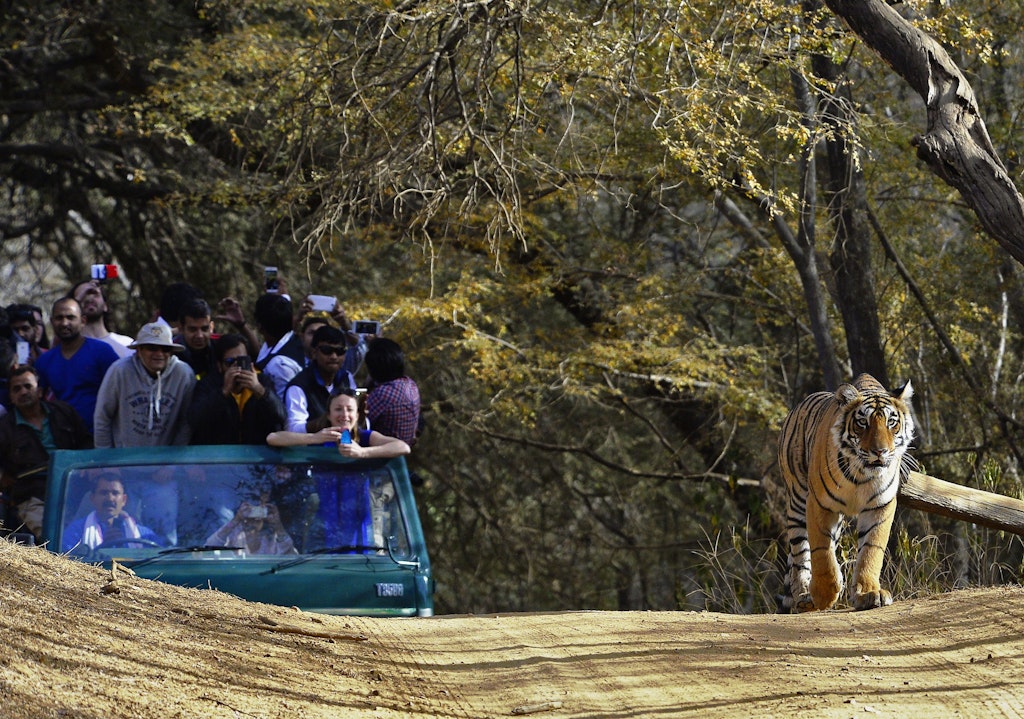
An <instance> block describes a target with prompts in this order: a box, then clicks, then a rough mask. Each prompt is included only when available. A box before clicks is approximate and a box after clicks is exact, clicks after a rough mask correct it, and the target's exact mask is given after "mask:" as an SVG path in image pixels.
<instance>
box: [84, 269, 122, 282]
mask: <svg viewBox="0 0 1024 719" xmlns="http://www.w3.org/2000/svg"><path fill="white" fill-rule="evenodd" d="M89 277H90V278H91V279H94V280H96V281H97V282H106V281H107V280H113V279H117V265H93V266H92V270H91V271H90V274H89Z"/></svg>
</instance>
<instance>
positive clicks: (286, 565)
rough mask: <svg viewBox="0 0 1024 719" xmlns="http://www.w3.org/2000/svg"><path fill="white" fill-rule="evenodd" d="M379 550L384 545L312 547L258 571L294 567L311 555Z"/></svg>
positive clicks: (267, 572)
mask: <svg viewBox="0 0 1024 719" xmlns="http://www.w3.org/2000/svg"><path fill="white" fill-rule="evenodd" d="M380 551H384V547H371V546H368V545H363V544H355V545H353V544H345V545H342V546H340V547H323V548H321V549H314V550H313V551H311V552H306V553H305V554H303V555H301V556H299V557H296V558H295V559H289V560H288V561H287V562H281V563H280V564H275V565H274V566H273V567H271V568H270V569H268V570H267V571H265V572H260V574H277V573H278V572H279V571H281V570H282V569H288V568H289V567H295V566H298V565H300V564H305V563H306V562H308V561H310V560H311V559H313V557H316V556H318V555H321V554H356V553H360V552H380Z"/></svg>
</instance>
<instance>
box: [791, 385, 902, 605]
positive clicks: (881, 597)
mask: <svg viewBox="0 0 1024 719" xmlns="http://www.w3.org/2000/svg"><path fill="white" fill-rule="evenodd" d="M913 395H914V389H913V387H912V385H911V383H910V382H909V381H908V382H907V383H906V384H905V385H903V387H901V388H900V389H898V390H895V391H894V393H892V394H890V393H889V392H888V391H887V390H886V389H885V387H883V386H882V384H881V383H879V382H878V380H876V379H875V378H874V377H872V376H871V375H869V374H861V375H859V376H858V377H857V378H856V379H855V380H854V381H853V383H852V384H843V385H841V386H840V387H839V388H838V389H837V390H836V391H835V392H834V393H832V392H815V393H814V394H811V395H809V396H808V397H807V398H806V399H804V400H803V401H802V402H801V403H800V404H798V405H797V406H796V407H795V408H794V409H793V410H792V411H791V412H790V413H789V415H788V416H787V417H786V419H785V421H784V422H783V423H782V429H781V431H780V434H779V467H780V469H781V473H782V477H783V479H784V480H785V483H786V493H787V500H788V501H787V508H786V535H787V538H788V540H789V555H788V560H787V574H786V581H785V595H784V596H783V598H782V608H783V609H788V610H789V611H790V612H793V613H799V612H808V611H815V610H825V609H831V608H832V606H833V605H834V604H835V603H836V600H838V598H839V595H840V593H841V592H842V589H843V584H842V576H841V573H840V569H839V562H838V561H837V560H836V544H837V542H838V540H839V537H840V536H841V533H842V518H843V517H844V516H845V517H850V518H852V517H854V516H856V517H857V563H856V566H855V568H854V571H853V581H852V582H851V583H850V591H849V601H850V605H851V606H852V607H853V609H855V610H862V609H873V608H876V607H882V606H888V605H890V604H892V595H891V594H890V593H889V592H888V591H887V590H886V589H883V588H882V587H881V586H880V584H879V577H880V575H881V572H882V559H883V557H884V555H885V548H886V544H887V543H888V541H889V532H890V530H891V529H892V520H893V517H894V516H895V513H896V494H897V491H898V490H899V484H900V481H901V480H906V478H907V477H908V476H909V473H910V471H912V470H916V469H917V467H918V464H917V461H916V460H915V459H914V458H913V457H911V456H910V455H909V454H907V450H908V449H909V448H910V443H911V442H912V441H913V439H914V420H913V417H912V415H911V410H910V399H911V397H913Z"/></svg>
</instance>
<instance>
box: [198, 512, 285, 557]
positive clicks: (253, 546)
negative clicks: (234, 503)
mask: <svg viewBox="0 0 1024 719" xmlns="http://www.w3.org/2000/svg"><path fill="white" fill-rule="evenodd" d="M206 544H208V545H210V546H225V547H240V548H241V549H243V550H245V551H246V552H248V553H249V554H298V553H299V552H298V550H297V549H295V544H294V543H293V542H292V538H291V536H289V534H288V532H287V531H285V528H284V525H282V524H281V515H280V513H279V512H278V511H277V505H275V504H273V503H270V502H264V501H260V500H256V501H253V502H247V501H246V502H242V504H241V505H240V506H239V507H238V511H237V512H235V516H234V517H232V518H231V521H229V522H227V523H226V524H225V525H224V526H222V527H221V528H220V529H218V530H217V531H216V532H214V533H213V534H211V535H210V536H209V538H208V539H207V540H206Z"/></svg>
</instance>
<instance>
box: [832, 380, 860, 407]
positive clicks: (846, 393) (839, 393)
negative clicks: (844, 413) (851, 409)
mask: <svg viewBox="0 0 1024 719" xmlns="http://www.w3.org/2000/svg"><path fill="white" fill-rule="evenodd" d="M859 398H860V392H858V391H857V388H856V387H854V386H853V385H852V384H841V385H839V387H838V388H837V389H836V399H837V400H839V404H840V405H842V406H843V407H845V406H846V405H848V404H850V402H853V401H854V400H855V399H859Z"/></svg>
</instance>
